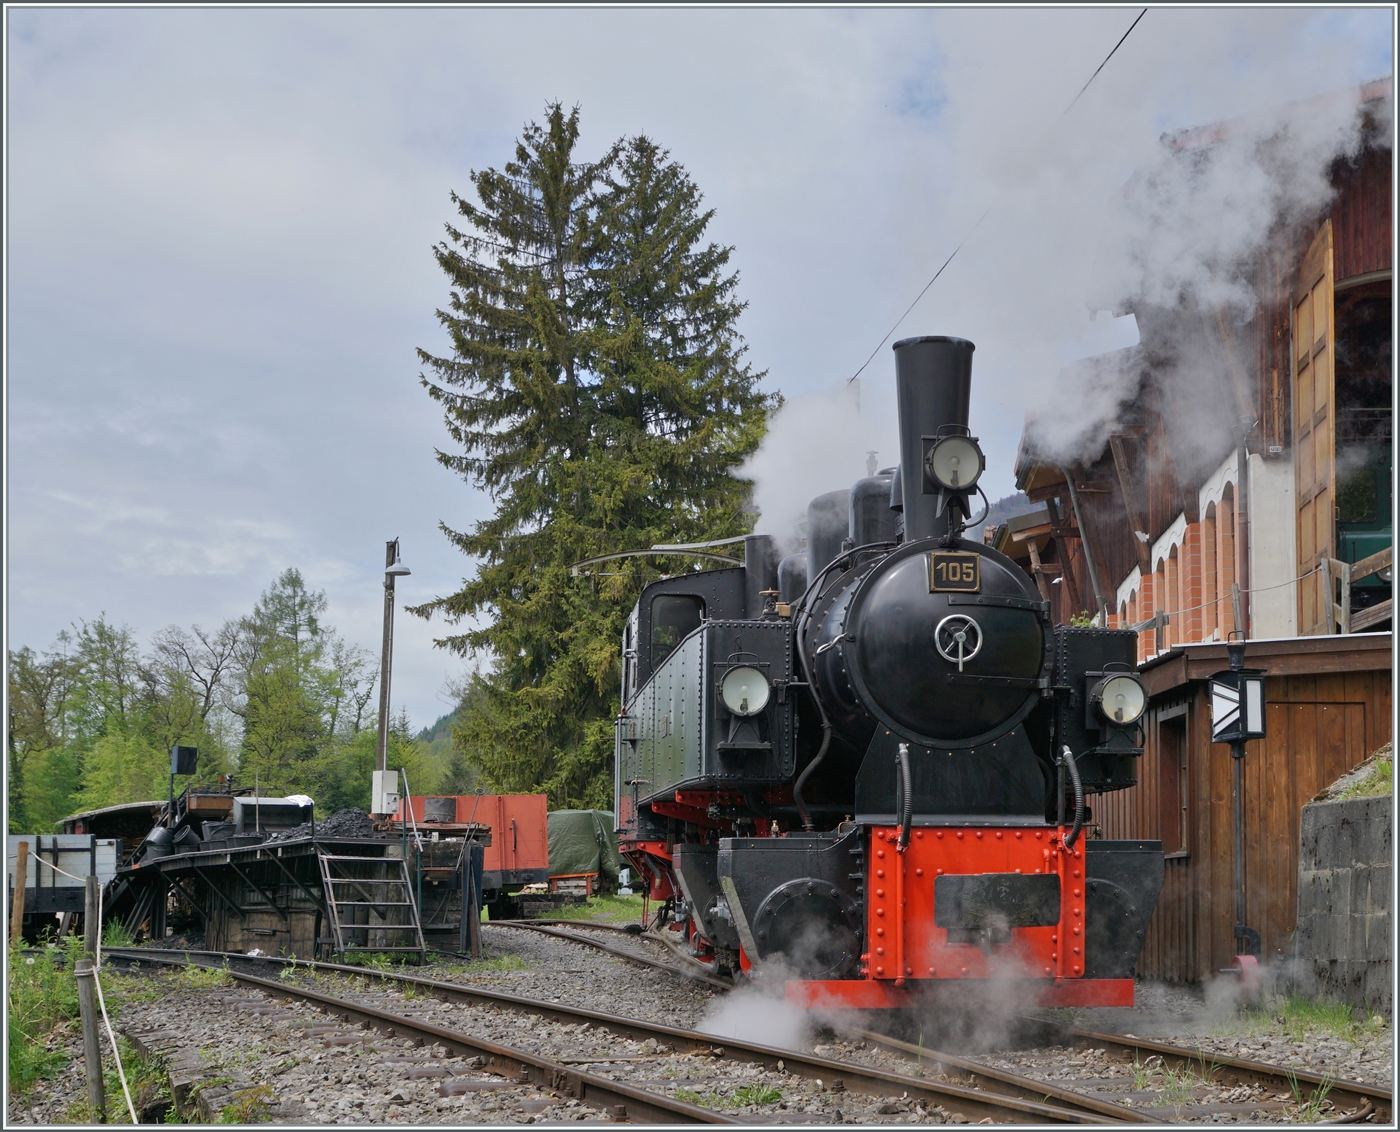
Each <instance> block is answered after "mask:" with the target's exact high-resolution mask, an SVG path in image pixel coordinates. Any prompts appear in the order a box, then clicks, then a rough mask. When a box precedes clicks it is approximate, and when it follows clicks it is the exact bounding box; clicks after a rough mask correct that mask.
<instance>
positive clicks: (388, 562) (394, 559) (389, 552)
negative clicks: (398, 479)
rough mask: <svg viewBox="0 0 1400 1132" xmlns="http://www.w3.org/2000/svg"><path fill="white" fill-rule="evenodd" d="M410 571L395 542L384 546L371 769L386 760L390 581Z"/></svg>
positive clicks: (391, 623)
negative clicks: (376, 738)
mask: <svg viewBox="0 0 1400 1132" xmlns="http://www.w3.org/2000/svg"><path fill="white" fill-rule="evenodd" d="M410 573H412V571H410V570H409V568H408V567H407V566H405V565H404V564H403V562H402V560H401V559H400V558H399V540H398V539H391V540H390V541H388V542H386V543H385V544H384V651H383V653H382V654H381V656H380V660H379V743H378V745H377V746H376V747H375V753H374V768H375V769H376V770H387V769H388V766H387V764H388V761H389V682H390V677H391V676H392V674H393V669H394V579H395V578H403V577H406V576H408V575H409V574H410Z"/></svg>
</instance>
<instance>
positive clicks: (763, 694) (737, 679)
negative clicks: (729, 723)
mask: <svg viewBox="0 0 1400 1132" xmlns="http://www.w3.org/2000/svg"><path fill="white" fill-rule="evenodd" d="M769 692H770V688H769V684H768V677H766V676H764V675H763V673H762V672H760V671H759V670H758V669H757V668H750V667H749V666H748V665H743V666H741V667H739V668H731V669H730V670H729V671H728V672H726V673H725V674H724V679H723V680H722V681H721V682H720V686H719V695H720V699H722V700H723V701H724V706H725V707H726V708H728V709H729V711H730V713H731V714H733V715H740V716H751V715H758V713H759V712H761V711H762V710H763V709H764V708H765V707H767V706H768V696H769Z"/></svg>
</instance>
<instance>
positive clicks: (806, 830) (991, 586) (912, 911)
mask: <svg viewBox="0 0 1400 1132" xmlns="http://www.w3.org/2000/svg"><path fill="white" fill-rule="evenodd" d="M894 353H895V363H896V382H897V392H898V403H899V411H900V455H901V462H900V465H899V467H898V468H896V469H892V470H887V471H885V472H882V473H880V474H879V475H877V476H871V477H867V478H865V479H863V480H861V481H859V482H858V483H857V484H855V485H854V486H853V487H852V488H851V489H850V490H849V491H841V492H828V493H826V494H825V495H822V496H818V497H817V498H816V499H814V500H813V503H812V505H811V507H810V508H809V510H808V544H807V553H806V555H805V556H804V557H805V561H800V560H799V561H794V559H797V557H798V556H789V557H788V558H785V559H783V560H782V562H781V563H778V562H777V560H776V556H775V555H774V553H773V547H772V542H771V540H768V539H765V538H764V537H763V536H751V537H750V539H748V540H746V547H745V566H744V567H743V568H742V569H728V570H717V571H706V572H700V573H696V574H690V575H684V576H682V577H677V578H670V579H665V580H663V581H660V582H656V583H653V584H652V585H650V586H648V587H647V588H646V589H645V590H644V591H643V593H642V596H641V599H640V601H639V602H638V605H637V608H636V609H635V610H634V611H633V614H632V616H631V618H630V619H629V621H628V625H627V630H626V636H625V638H624V642H623V662H624V663H623V670H624V696H623V712H622V715H621V716H620V717H619V719H618V723H617V728H618V730H617V810H616V812H617V814H618V816H619V824H620V827H621V830H620V832H621V849H622V851H623V853H624V854H625V855H626V856H627V857H628V859H629V862H630V863H632V864H633V865H635V866H636V867H637V869H638V872H639V874H640V875H641V876H642V877H644V878H645V879H646V882H647V884H648V892H649V894H650V895H651V896H652V897H653V898H655V899H658V900H661V901H665V902H666V903H667V907H668V911H669V914H670V918H671V920H672V922H673V925H674V926H675V928H676V929H677V930H678V931H682V932H684V933H685V936H686V938H687V939H688V940H689V942H690V944H691V947H692V950H693V952H694V953H695V954H696V955H697V957H699V958H702V959H707V960H711V961H713V962H714V964H715V965H716V967H718V968H720V969H729V970H735V969H738V970H742V971H745V972H748V973H749V974H750V975H751V976H752V977H757V978H763V977H770V976H769V972H774V973H781V974H780V975H777V974H775V975H774V976H772V977H784V978H788V976H790V975H792V974H794V973H795V974H796V975H797V976H798V977H796V978H791V979H789V981H788V983H787V992H788V996H789V998H790V999H791V1000H792V1001H795V1002H798V1003H802V1004H806V1005H813V1006H816V1005H821V1006H824V1007H829V1006H851V1007H860V1008H870V1007H881V1006H899V1005H902V1004H903V1003H905V1002H906V1001H908V998H909V996H910V994H912V993H914V992H915V991H919V992H920V993H928V992H935V991H936V990H937V989H938V988H939V987H940V986H945V985H946V984H947V983H948V981H950V980H953V981H967V980H973V981H976V980H988V979H992V978H995V979H998V980H1006V979H1013V980H1019V981H1021V982H1022V983H1023V985H1024V991H1025V995H1026V1000H1027V1002H1028V1003H1031V1002H1034V1003H1040V1004H1044V1005H1130V1004H1131V1002H1132V973H1133V965H1134V964H1135V962H1136V960H1137V957H1138V954H1139V952H1140V950H1141V946H1142V940H1143V937H1144V936H1145V933H1146V929H1147V925H1148V921H1149V919H1150V917H1151V914H1152V910H1153V908H1154V907H1155V904H1156V901H1157V896H1158V893H1159V892H1160V888H1161V884H1162V869H1163V865H1162V854H1161V849H1160V845H1159V844H1158V843H1156V842H1116V841H1106V840H1103V839H1100V838H1095V837H1092V836H1091V834H1092V832H1093V830H1092V827H1091V826H1090V823H1089V820H1088V819H1089V809H1088V804H1087V801H1086V799H1088V798H1090V797H1092V796H1093V795H1095V794H1098V793H1103V792H1105V791H1109V790H1118V789H1122V788H1124V787H1127V786H1131V785H1133V783H1134V782H1135V781H1136V765H1137V759H1138V757H1140V755H1141V753H1142V733H1141V730H1140V727H1139V720H1140V718H1141V715H1142V713H1143V710H1144V709H1145V707H1146V697H1145V695H1144V694H1143V691H1142V687H1141V685H1140V683H1138V680H1137V676H1136V671H1135V665H1134V658H1135V654H1136V638H1135V635H1134V634H1133V633H1131V632H1129V631H1115V630H1109V629H1103V628H1094V629H1075V628H1068V627H1065V626H1054V625H1052V623H1051V620H1050V612H1049V605H1048V603H1046V602H1044V601H1042V600H1041V599H1040V596H1039V594H1038V592H1037V591H1036V588H1035V586H1034V585H1033V583H1032V582H1031V580H1030V578H1028V577H1027V576H1026V575H1025V574H1024V573H1023V572H1022V571H1021V570H1020V569H1019V567H1017V566H1016V564H1015V563H1014V562H1012V561H1011V560H1010V559H1008V558H1006V557H1005V556H1003V555H1001V554H999V553H998V552H996V551H995V550H993V549H991V548H990V547H987V546H985V545H983V544H981V543H980V542H973V541H970V540H964V539H963V538H962V537H961V535H962V530H963V528H964V526H965V525H966V521H967V519H968V518H969V517H970V514H971V511H972V509H973V508H972V504H971V500H972V496H973V493H974V491H976V490H977V488H976V483H977V479H978V477H980V475H981V472H982V468H983V460H982V455H981V450H980V448H979V447H978V446H977V442H976V438H975V437H973V436H972V435H971V433H970V431H969V429H968V404H969V398H970V388H971V363H972V353H973V346H972V344H971V343H970V342H966V341H964V340H962V339H957V338H943V337H929V338H916V339H907V340H905V341H902V342H898V343H896V344H895V347H894ZM799 582H800V586H799Z"/></svg>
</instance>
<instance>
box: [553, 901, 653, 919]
mask: <svg viewBox="0 0 1400 1132" xmlns="http://www.w3.org/2000/svg"><path fill="white" fill-rule="evenodd" d="M545 918H546V919H550V920H602V921H604V922H610V923H616V922H619V921H622V920H640V919H641V918H642V898H641V897H640V896H590V897H589V898H588V901H587V902H586V903H584V904H573V905H569V906H568V907H565V908H560V909H558V910H557V911H553V912H548V913H546V914H545Z"/></svg>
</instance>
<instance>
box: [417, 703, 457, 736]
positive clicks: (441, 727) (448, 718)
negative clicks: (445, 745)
mask: <svg viewBox="0 0 1400 1132" xmlns="http://www.w3.org/2000/svg"><path fill="white" fill-rule="evenodd" d="M456 722H457V713H456V712H455V711H450V712H448V713H447V714H446V715H443V716H439V717H438V721H437V722H436V723H434V724H433V725H432V726H431V727H425V728H423V730H422V731H420V732H418V742H420V743H429V744H431V743H433V742H435V741H436V740H438V739H442V738H446V739H448V740H449V741H451V739H452V725H453V724H454V723H456Z"/></svg>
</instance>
